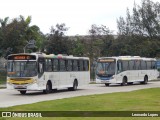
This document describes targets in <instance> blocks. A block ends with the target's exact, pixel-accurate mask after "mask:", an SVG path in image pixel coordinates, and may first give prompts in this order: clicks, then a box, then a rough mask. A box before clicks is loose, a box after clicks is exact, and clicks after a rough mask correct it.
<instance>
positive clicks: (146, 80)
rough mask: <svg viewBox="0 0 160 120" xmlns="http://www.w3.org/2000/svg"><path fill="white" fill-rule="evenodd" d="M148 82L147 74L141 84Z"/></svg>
mask: <svg viewBox="0 0 160 120" xmlns="http://www.w3.org/2000/svg"><path fill="white" fill-rule="evenodd" d="M147 83H148V77H147V76H145V77H144V81H143V82H141V84H147Z"/></svg>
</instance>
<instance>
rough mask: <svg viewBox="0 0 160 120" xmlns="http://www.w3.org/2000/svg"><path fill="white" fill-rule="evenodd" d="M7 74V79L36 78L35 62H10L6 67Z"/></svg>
mask: <svg viewBox="0 0 160 120" xmlns="http://www.w3.org/2000/svg"><path fill="white" fill-rule="evenodd" d="M7 74H8V77H33V76H36V75H37V69H36V61H10V62H8V65H7Z"/></svg>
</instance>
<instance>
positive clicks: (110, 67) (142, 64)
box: [96, 56, 158, 86]
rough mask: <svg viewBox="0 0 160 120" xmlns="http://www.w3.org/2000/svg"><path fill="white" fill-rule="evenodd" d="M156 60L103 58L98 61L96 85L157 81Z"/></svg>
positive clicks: (136, 57) (134, 57) (133, 57)
mask: <svg viewBox="0 0 160 120" xmlns="http://www.w3.org/2000/svg"><path fill="white" fill-rule="evenodd" d="M157 77H158V71H157V69H156V59H154V58H145V57H140V56H118V57H101V58H98V60H97V67H96V83H103V84H105V85H106V86H109V84H112V83H113V84H114V83H118V84H121V85H126V84H133V83H134V82H140V83H142V84H147V82H148V81H149V80H153V79H156V78H157Z"/></svg>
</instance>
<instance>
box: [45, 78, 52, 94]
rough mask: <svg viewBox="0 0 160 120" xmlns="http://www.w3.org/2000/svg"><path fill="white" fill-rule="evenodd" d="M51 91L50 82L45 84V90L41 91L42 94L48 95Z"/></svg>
mask: <svg viewBox="0 0 160 120" xmlns="http://www.w3.org/2000/svg"><path fill="white" fill-rule="evenodd" d="M51 91H52V83H51V82H50V81H48V82H47V84H46V89H45V90H43V93H44V94H48V93H50V92H51Z"/></svg>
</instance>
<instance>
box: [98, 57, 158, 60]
mask: <svg viewBox="0 0 160 120" xmlns="http://www.w3.org/2000/svg"><path fill="white" fill-rule="evenodd" d="M98 59H116V60H146V61H151V60H153V61H156V59H155V58H147V57H140V56H113V57H99V58H98Z"/></svg>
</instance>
